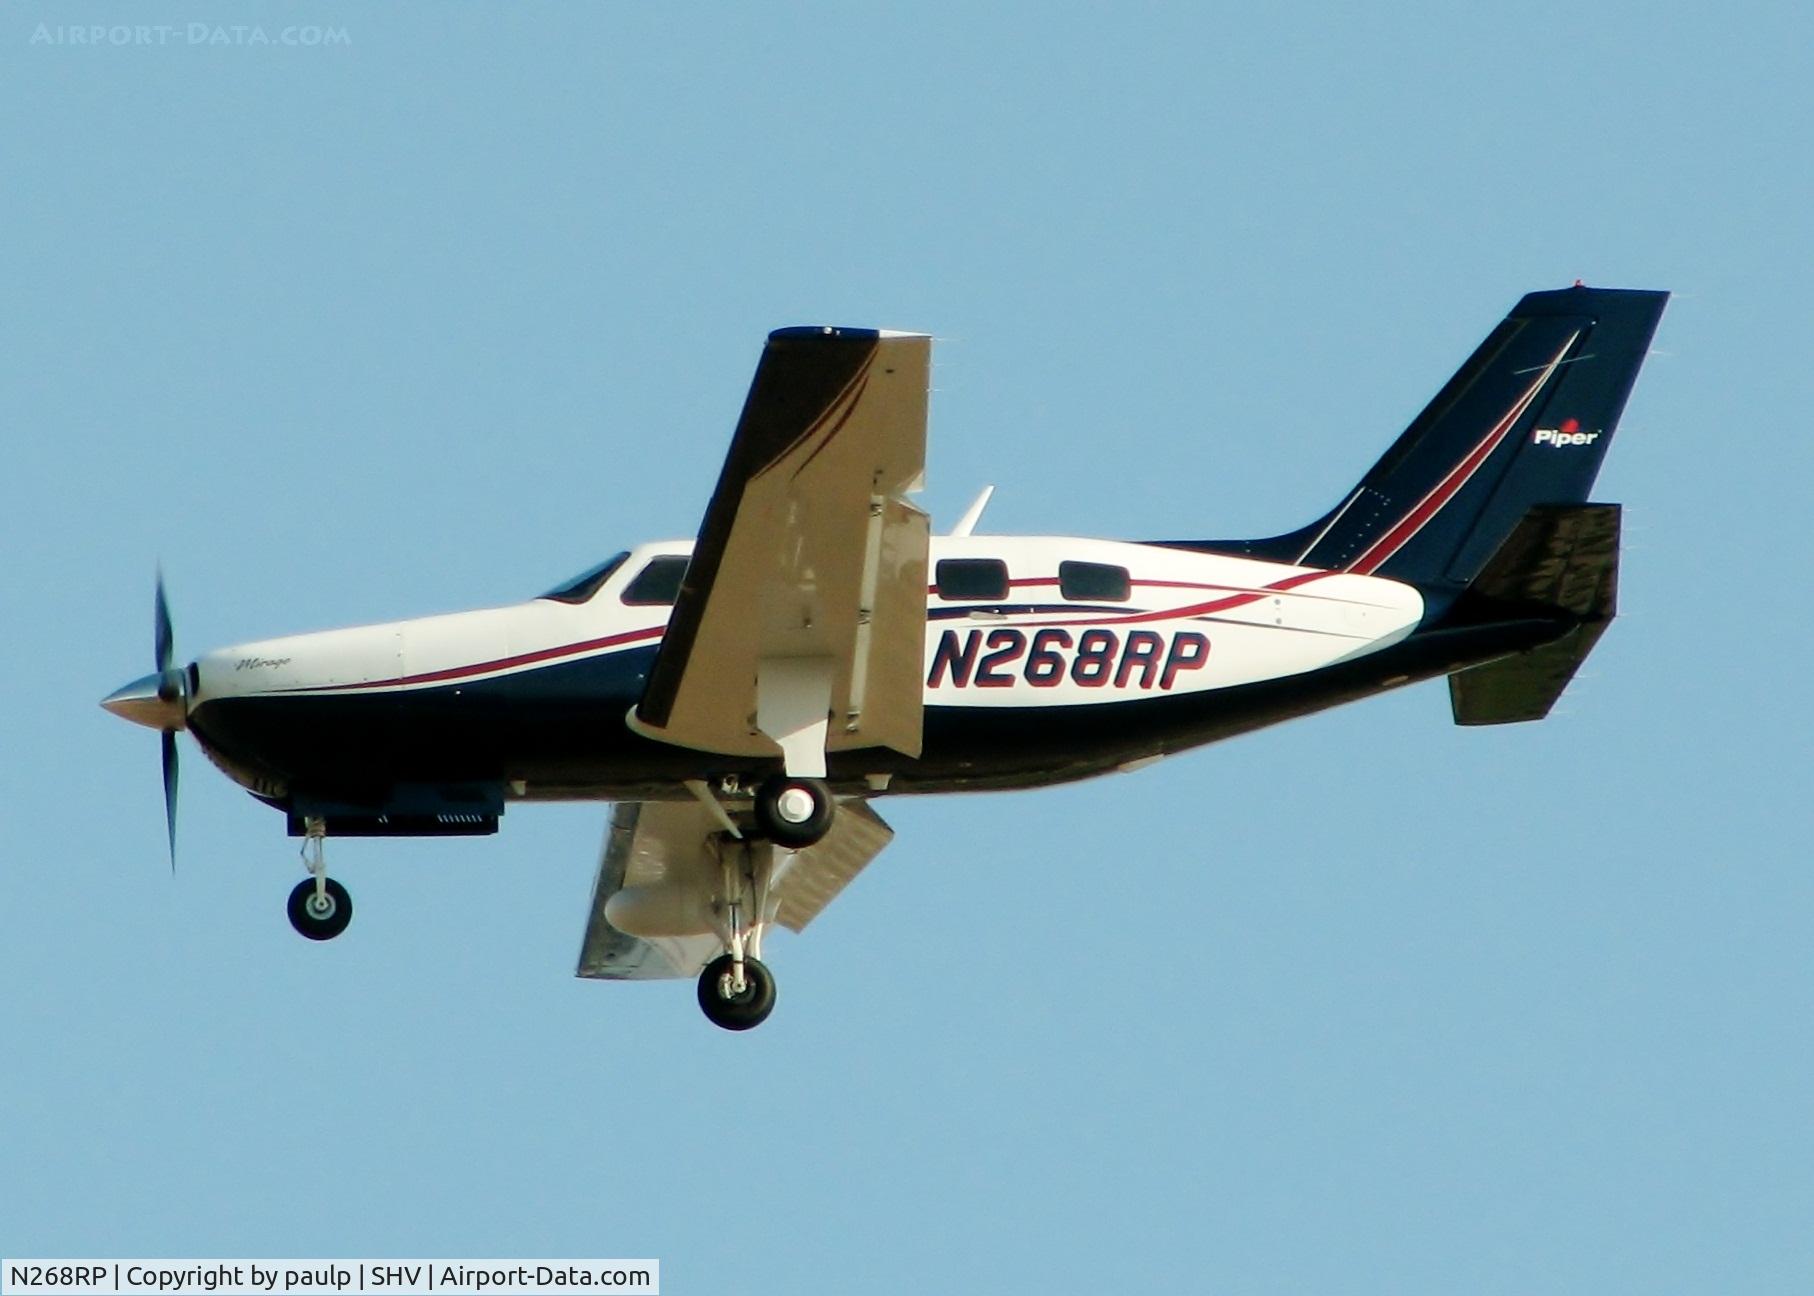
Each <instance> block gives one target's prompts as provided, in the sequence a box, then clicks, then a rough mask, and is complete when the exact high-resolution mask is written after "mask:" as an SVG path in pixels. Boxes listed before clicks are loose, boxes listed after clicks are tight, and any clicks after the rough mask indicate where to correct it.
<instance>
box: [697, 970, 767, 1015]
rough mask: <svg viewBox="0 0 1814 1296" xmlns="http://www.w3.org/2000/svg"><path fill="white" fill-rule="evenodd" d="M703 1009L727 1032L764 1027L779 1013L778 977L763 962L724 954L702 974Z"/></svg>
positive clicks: (700, 981)
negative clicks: (776, 988)
mask: <svg viewBox="0 0 1814 1296" xmlns="http://www.w3.org/2000/svg"><path fill="white" fill-rule="evenodd" d="M699 1007H700V1009H701V1011H703V1012H704V1013H705V1015H706V1020H708V1021H710V1022H711V1023H712V1025H714V1026H722V1027H723V1028H724V1029H725V1030H733V1031H746V1030H748V1029H750V1027H752V1026H760V1025H761V1024H762V1023H763V1022H765V1021H767V1020H768V1015H769V1014H770V1013H771V1012H773V1011H774V1010H775V977H774V974H773V973H772V972H770V971H769V970H768V965H767V964H766V963H764V962H763V961H762V960H761V959H758V958H752V957H750V956H749V955H745V956H744V957H743V958H742V959H737V958H734V957H732V956H731V955H729V954H720V955H719V956H718V957H717V958H715V959H713V960H712V961H711V962H710V963H707V964H706V965H705V971H703V972H701V973H700V974H699Z"/></svg>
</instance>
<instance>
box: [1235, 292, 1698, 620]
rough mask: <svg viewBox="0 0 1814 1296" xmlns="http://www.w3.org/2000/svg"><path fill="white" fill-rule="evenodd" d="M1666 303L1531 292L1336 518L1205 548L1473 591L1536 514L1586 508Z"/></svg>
mask: <svg viewBox="0 0 1814 1296" xmlns="http://www.w3.org/2000/svg"><path fill="white" fill-rule="evenodd" d="M1668 298H1669V294H1668V293H1663V292H1647V291H1640V290H1633V289H1607V288H1582V287H1575V288H1563V289H1560V290H1558V291H1554V292H1539V293H1531V294H1530V295H1528V296H1527V297H1525V298H1524V300H1523V301H1521V302H1519V303H1518V305H1517V306H1516V307H1514V308H1513V310H1512V313H1511V314H1510V315H1508V316H1507V317H1506V318H1505V321H1504V322H1503V323H1501V324H1500V325H1499V327H1498V328H1496V329H1494V330H1493V332H1492V333H1491V334H1490V335H1489V336H1488V337H1487V339H1486V341H1485V342H1482V343H1481V344H1480V347H1479V349H1478V350H1476V351H1475V352H1474V354H1473V355H1472V356H1470V357H1469V358H1468V361H1467V363H1466V364H1464V365H1462V366H1461V368H1460V370H1459V371H1457V373H1456V374H1455V376H1454V377H1453V378H1451V379H1449V381H1448V384H1447V385H1446V386H1444V387H1443V389H1442V390H1441V391H1440V392H1438V393H1437V395H1436V399H1434V400H1433V401H1431V402H1430V404H1429V406H1428V407H1427V408H1426V409H1425V410H1424V411H1423V413H1421V414H1419V415H1418V416H1417V418H1416V419H1415V420H1413V421H1412V423H1411V426H1410V427H1408V428H1406V429H1405V431H1404V433H1403V435H1401V436H1400V437H1399V438H1398V440H1397V441H1395V442H1394V443H1393V445H1392V448H1391V449H1389V450H1388V451H1386V453H1385V456H1384V457H1383V458H1381V459H1380V461H1379V462H1378V463H1377V464H1375V465H1374V466H1373V469H1372V471H1370V472H1369V473H1368V474H1367V475H1366V476H1365V477H1363V478H1362V479H1361V482H1360V485H1358V486H1357V487H1355V489H1354V491H1353V492H1352V493H1351V494H1350V495H1349V496H1348V498H1347V499H1345V500H1344V501H1342V503H1341V504H1340V505H1338V506H1337V507H1336V508H1335V509H1333V510H1332V511H1331V512H1329V513H1328V514H1326V515H1324V516H1323V517H1321V518H1319V519H1317V520H1316V521H1315V522H1313V523H1311V524H1310V525H1309V526H1307V527H1304V528H1302V529H1301V530H1298V531H1293V532H1291V533H1289V534H1287V535H1282V536H1274V537H1272V538H1271V539H1267V540H1251V541H1245V542H1236V543H1234V544H1227V545H1224V544H1215V545H1205V546H1203V547H1204V548H1215V549H1222V550H1234V551H1236V552H1244V553H1250V554H1253V555H1255V556H1257V557H1264V558H1270V559H1273V560H1275V561H1282V562H1292V563H1297V564H1300V565H1302V566H1307V567H1324V568H1331V569H1338V570H1345V571H1354V572H1359V573H1362V574H1378V575H1381V576H1390V577H1395V578H1397V579H1399V580H1408V581H1415V582H1418V583H1420V584H1425V585H1445V586H1448V587H1450V588H1453V589H1459V588H1461V587H1464V586H1466V585H1467V584H1468V583H1469V582H1470V581H1472V580H1473V579H1474V578H1475V577H1476V576H1477V575H1479V574H1480V571H1481V569H1482V568H1483V567H1484V566H1485V565H1486V562H1487V559H1488V558H1490V557H1491V556H1492V555H1493V553H1494V552H1495V551H1496V550H1498V548H1499V547H1500V545H1501V544H1502V543H1504V541H1505V539H1506V537H1507V536H1508V535H1510V534H1511V531H1512V528H1513V527H1515V526H1516V525H1517V524H1518V522H1519V520H1520V519H1521V518H1523V517H1524V516H1525V514H1526V513H1527V512H1528V511H1529V510H1530V509H1531V508H1532V506H1534V505H1538V504H1578V503H1580V502H1582V501H1584V500H1585V499H1586V498H1587V493H1588V491H1589V490H1590V489H1591V488H1592V486H1593V481H1594V477H1595V476H1596V475H1597V474H1598V472H1599V470H1600V461H1601V459H1602V458H1604V457H1605V455H1606V449H1607V446H1608V445H1610V444H1611V442H1612V435H1613V430H1614V429H1615V428H1616V427H1617V426H1618V422H1619V415H1620V413H1621V412H1623V410H1624V408H1625V400H1626V397H1627V396H1629V395H1630V394H1631V387H1632V383H1633V382H1634V381H1636V379H1637V376H1638V367H1639V366H1640V365H1642V364H1643V362H1644V356H1645V353H1646V352H1647V351H1648V349H1649V347H1650V339H1651V335H1652V334H1654V333H1655V332H1656V326H1657V320H1658V319H1659V318H1660V317H1661V316H1662V313H1663V304H1664V302H1666V301H1667V300H1668Z"/></svg>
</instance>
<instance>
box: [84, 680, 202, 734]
mask: <svg viewBox="0 0 1814 1296" xmlns="http://www.w3.org/2000/svg"><path fill="white" fill-rule="evenodd" d="M162 682H163V677H162V676H159V675H147V676H145V677H144V678H143V679H136V680H134V681H132V683H130V684H128V685H126V686H125V687H124V688H118V689H115V690H114V691H113V692H111V693H109V694H108V695H107V696H106V697H104V698H102V699H101V705H102V706H103V707H105V708H106V709H107V710H109V711H111V712H113V713H114V714H115V715H117V716H119V717H120V719H122V720H130V721H132V723H134V724H142V725H144V726H145V727H146V728H147V729H159V730H163V729H181V728H184V727H185V722H186V721H187V716H186V715H185V714H184V707H183V698H182V695H181V694H180V693H179V694H177V695H176V696H175V697H169V698H166V697H164V696H163V695H162V694H161V693H160V692H159V691H158V686H159V685H160V684H161V683H162Z"/></svg>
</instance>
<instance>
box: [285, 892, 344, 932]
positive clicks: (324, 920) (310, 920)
mask: <svg viewBox="0 0 1814 1296" xmlns="http://www.w3.org/2000/svg"><path fill="white" fill-rule="evenodd" d="M323 889H324V890H325V891H326V892H327V895H326V897H325V898H326V901H327V906H328V908H327V912H326V913H320V912H317V911H316V909H315V903H314V901H315V879H314V878H304V879H303V880H302V881H301V882H300V883H298V884H297V886H296V889H295V890H294V891H292V892H290V926H292V927H294V928H295V929H296V930H297V932H298V933H299V934H300V935H303V936H307V937H308V938H309V939H310V940H314V941H324V940H333V939H334V937H336V936H338V935H339V934H340V933H341V932H343V931H345V930H346V925H347V924H348V923H350V922H352V921H353V897H351V896H350V895H348V894H347V893H346V888H345V887H343V886H341V885H340V884H339V883H338V882H336V881H334V879H333V878H328V879H327V881H326V882H325V883H324V884H323Z"/></svg>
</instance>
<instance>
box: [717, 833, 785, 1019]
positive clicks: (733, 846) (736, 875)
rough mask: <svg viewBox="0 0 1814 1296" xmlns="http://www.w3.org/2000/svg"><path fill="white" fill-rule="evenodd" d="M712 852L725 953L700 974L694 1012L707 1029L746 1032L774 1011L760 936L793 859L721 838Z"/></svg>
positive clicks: (758, 843)
mask: <svg viewBox="0 0 1814 1296" xmlns="http://www.w3.org/2000/svg"><path fill="white" fill-rule="evenodd" d="M757 803H758V804H760V803H761V799H760V797H758V801H757ZM717 850H718V862H719V866H720V868H721V869H722V871H723V872H722V878H721V881H720V885H719V887H718V893H717V895H716V896H715V897H714V898H713V901H712V921H713V929H714V930H715V931H716V933H717V935H718V939H719V940H720V941H722V942H723V943H724V953H722V954H720V955H719V956H718V957H717V958H715V959H713V960H712V961H711V962H710V963H707V964H706V965H705V970H704V971H702V972H701V973H700V974H699V1007H700V1009H701V1010H702V1011H703V1012H704V1013H705V1015H706V1019H707V1020H708V1021H710V1022H711V1023H712V1025H714V1026H719V1027H722V1028H723V1029H725V1030H733V1031H746V1030H749V1029H750V1028H751V1027H752V1026H760V1025H761V1024H762V1023H763V1022H765V1021H767V1020H768V1015H769V1014H770V1013H771V1012H773V1011H774V1010H775V976H774V973H772V972H770V971H769V970H768V965H767V964H765V963H763V961H762V935H763V933H764V932H765V931H767V930H768V927H769V924H771V923H772V922H774V920H775V913H776V911H777V909H778V908H779V896H778V895H777V894H776V891H775V883H776V881H777V880H778V879H779V878H780V876H781V875H782V874H784V873H785V872H786V871H787V868H788V866H789V865H790V864H791V863H792V861H793V858H794V857H793V853H792V852H791V851H788V850H785V849H783V848H781V847H779V846H777V845H776V843H775V842H774V841H772V840H770V841H762V840H755V841H751V840H747V839H744V840H733V839H731V838H728V837H720V838H718V846H717Z"/></svg>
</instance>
